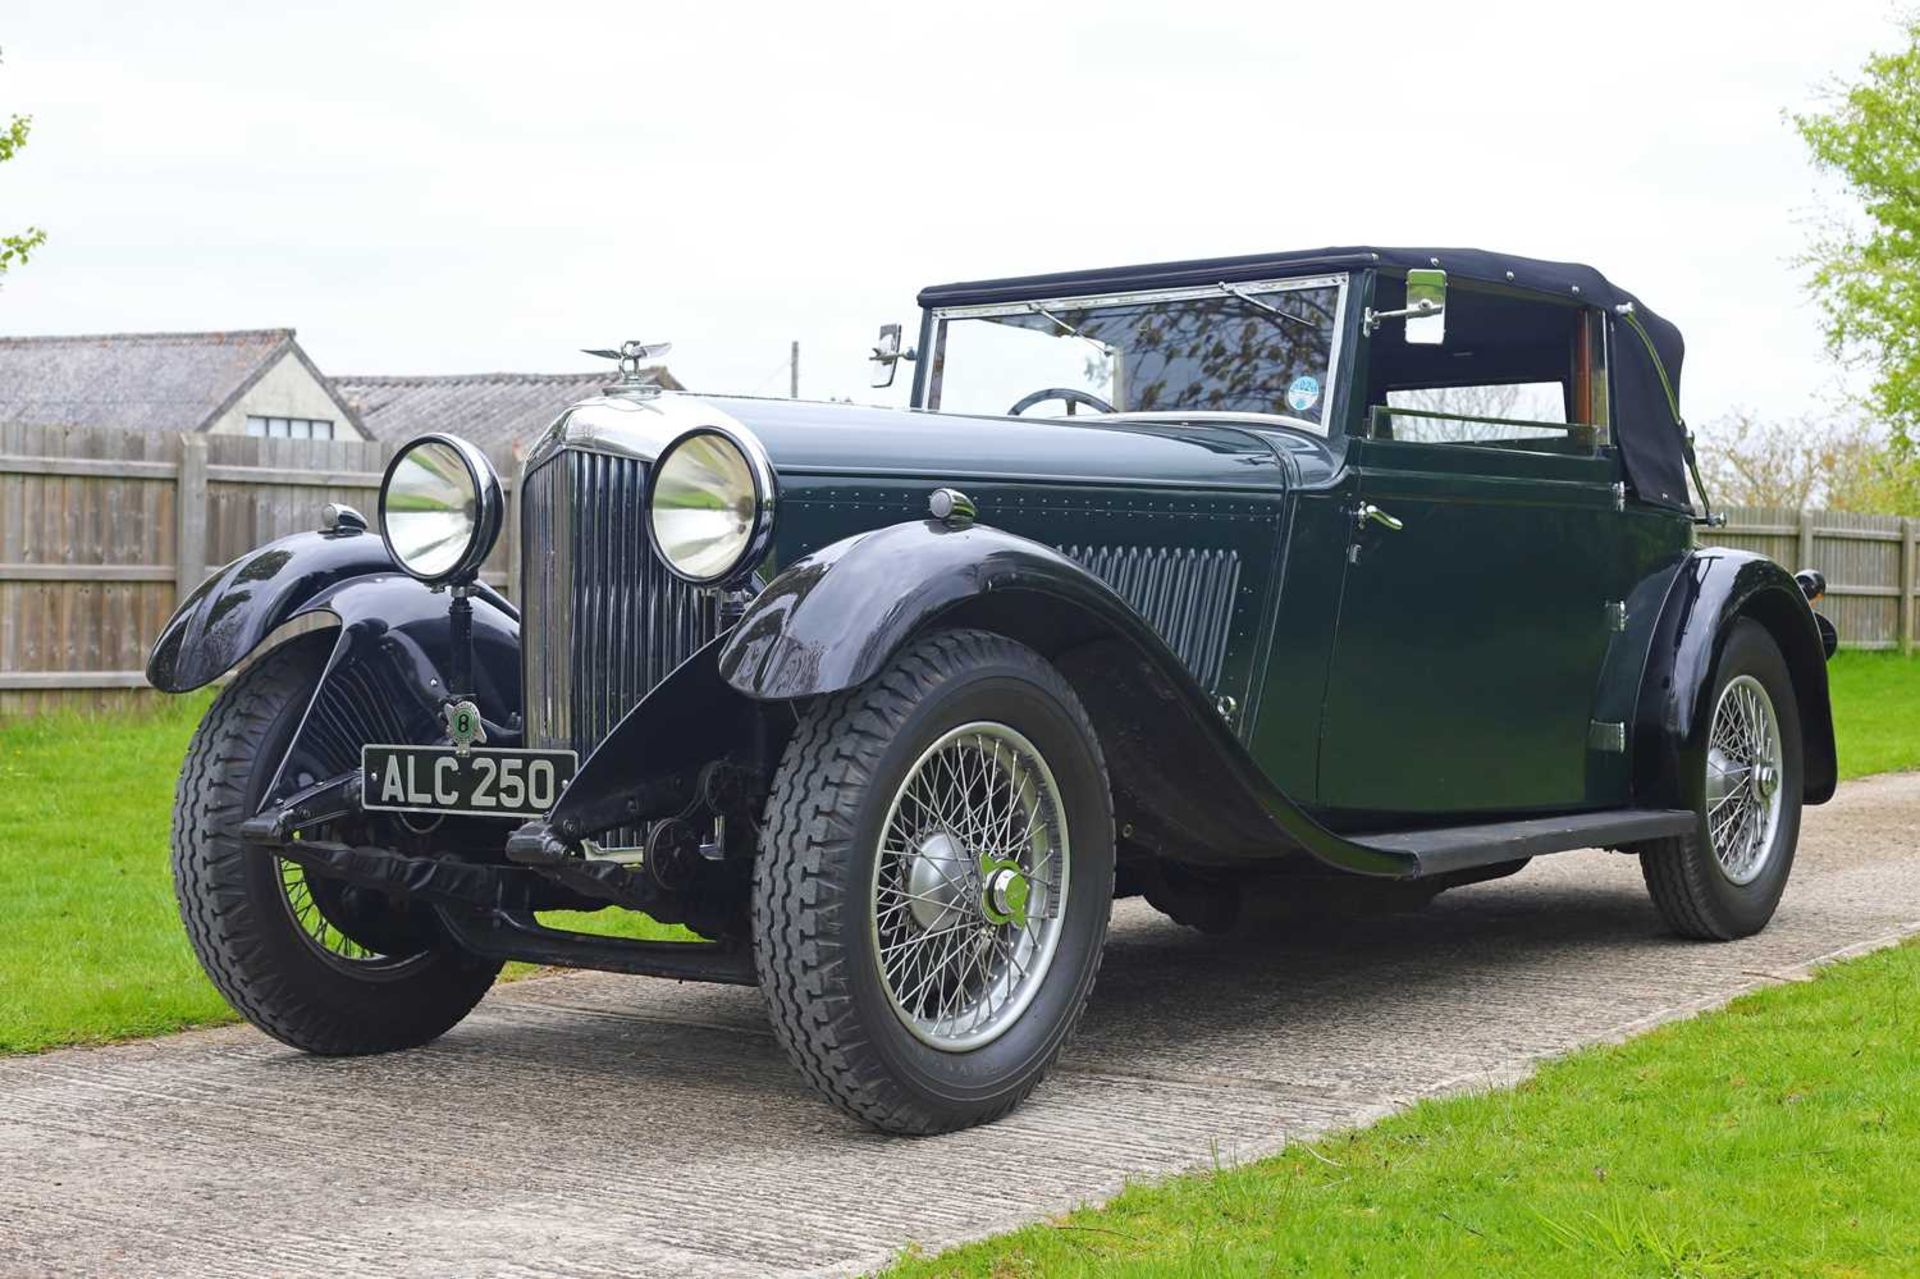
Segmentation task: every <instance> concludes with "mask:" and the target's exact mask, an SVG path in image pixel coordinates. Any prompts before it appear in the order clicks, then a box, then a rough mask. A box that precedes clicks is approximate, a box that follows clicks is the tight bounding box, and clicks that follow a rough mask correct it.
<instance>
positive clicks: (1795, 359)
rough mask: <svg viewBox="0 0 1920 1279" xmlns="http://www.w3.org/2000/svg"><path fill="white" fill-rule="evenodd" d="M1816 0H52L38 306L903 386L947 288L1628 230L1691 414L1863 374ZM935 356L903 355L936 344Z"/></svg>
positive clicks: (14, 286) (1838, 44)
mask: <svg viewBox="0 0 1920 1279" xmlns="http://www.w3.org/2000/svg"><path fill="white" fill-rule="evenodd" d="M1896 13H1897V11H1896V9H1895V7H1894V5H1893V4H1891V3H1888V2H1885V0H1823V3H1820V4H1818V5H1812V4H1808V3H1805V0H1799V2H1797V3H1794V4H1790V5H1789V4H1756V3H1742V4H1717V3H1716V4H1707V3H1695V2H1694V0H1662V2H1660V3H1639V2H1638V0H1633V2H1616V3H1613V4H1578V5H1545V4H1539V3H1521V4H1511V5H1508V4H1469V3H1448V2H1443V0H1426V2H1425V3H1418V4H1398V3H1385V2H1383V0H1368V2H1367V3H1347V4H1329V5H1306V4H1288V3H1274V2H1273V0H1264V2H1260V3H1248V4H1239V5H1228V4H1207V3H1199V2H1197V0H1180V2H1179V3H1174V2H1171V0H1164V2H1163V3H1158V4H1134V3H1115V2H1113V0H1106V2H1104V3H1102V4H1099V5H1093V6H1089V5H1072V6H1064V5H1063V6H1053V5H1047V4H1042V3H1037V2H1036V0H1025V2H1024V3H1017V4H998V3H992V2H983V0H969V3H965V4H939V5H925V4H912V3H898V2H896V3H890V4H884V5H878V4H877V5H856V4H839V3H832V2H831V0H816V2H815V3H808V4H795V3H783V4H778V5H766V6H758V5H756V6H739V5H731V4H724V3H707V4H649V3H633V2H632V0H627V2H625V3H617V4H607V5H585V4H577V5H562V4H549V5H537V4H529V3H526V0H518V2H517V3H513V4H505V5H482V4H474V5H440V4H429V3H419V2H413V3H406V4H397V3H379V4H357V3H331V4H327V5H324V6H310V7H309V6H296V5H280V4H261V5H239V4H235V3H232V2H231V0H227V2H225V3H210V2H204V0H170V2H169V3H167V4H162V5H135V4H128V3H121V4H101V3H89V2H86V0H24V5H23V4H22V3H21V0H14V2H13V3H11V4H8V5H7V6H6V8H5V9H4V11H0V48H3V49H4V54H5V64H4V65H0V113H5V112H8V111H24V112H31V113H32V115H33V116H34V133H33V140H32V142H31V144H30V145H29V147H28V148H27V149H26V150H25V151H23V152H21V153H20V156H19V157H18V158H17V159H16V160H15V162H13V163H11V164H8V165H6V166H4V167H0V230H6V231H12V230H17V229H18V228H19V227H20V226H21V225H24V224H27V223H33V224H37V225H40V226H42V227H45V228H46V230H47V231H48V233H49V240H48V243H47V245H46V247H45V248H44V249H43V250H42V251H41V252H40V254H39V255H38V256H37V257H36V258H35V259H34V260H33V262H32V263H31V264H30V265H28V266H27V267H26V268H24V269H22V270H18V271H16V272H15V273H14V274H13V275H12V276H11V277H10V278H9V279H8V281H7V283H6V285H5V287H4V289H3V290H0V333H11V334H22V333H87V332H106V331H129V330H168V329H223V328H224V329H231V328H260V327H272V326H292V327H296V328H297V329H298V330H299V333H300V340H301V342H302V344H303V345H304V346H305V347H306V349H307V351H308V352H309V353H310V354H311V355H312V356H313V357H314V359H315V361H316V362H317V363H318V364H319V365H320V367H321V368H322V369H323V370H326V371H328V372H332V373H458V372H480V371H491V370H517V371H532V372H558V371H567V370H576V369H582V368H590V367H594V366H595V364H596V362H594V361H591V360H588V359H587V358H586V357H583V356H580V355H578V354H576V353H575V349H576V348H578V347H581V346H598V345H610V344H615V343H617V342H619V341H620V340H621V339H623V338H628V337H638V338H644V339H648V340H651V341H663V340H666V341H672V342H673V343H674V352H673V355H672V356H671V359H670V363H671V365H672V367H673V369H674V370H675V372H676V373H677V374H678V375H679V376H680V377H681V378H682V379H683V380H684V381H686V382H687V383H688V384H689V385H691V386H693V387H695V388H696V389H703V390H714V391H723V390H724V391H737V392H746V393H752V392H759V393H763V394H784V393H785V388H786V355H787V343H788V341H789V340H790V339H794V338H798V339H799V340H800V342H801V344H802V370H801V377H802V393H803V394H805V395H808V396H826V395H853V396H857V397H859V398H863V399H864V398H869V393H868V392H867V391H866V388H865V367H864V363H863V359H864V354H865V350H866V348H867V346H868V345H869V343H870V339H871V334H872V331H873V329H874V326H875V325H877V324H878V323H879V322H881V321H884V320H902V321H911V320H912V319H913V318H914V313H913V295H914V293H915V291H916V290H917V289H918V288H919V287H920V286H921V285H923V284H928V283H935V282H942V281H947V280H954V279H966V278H969V277H979V276H990V275H1004V274H1016V273H1025V272H1033V271H1051V270H1063V269H1070V268H1075V267H1087V266H1104V265H1112V264H1119V263H1125V262H1138V261H1154V260H1160V259H1168V258H1180V257H1196V256H1211V255H1215V254H1231V253H1248V252H1258V251H1262V250H1273V249H1289V248H1309V247H1315V246H1319V245H1325V244H1349V243H1384V244H1423V245H1425V244H1432V245H1454V244H1459V245H1474V246H1478V247H1485V248H1491V249H1498V250H1503V251H1508V252H1515V253H1524V254H1529V255H1533V256H1539V257H1550V258H1571V259H1576V260H1580V261H1585V262H1590V263H1592V264H1593V265H1595V266H1598V267H1599V268H1600V269H1601V270H1603V271H1605V272H1606V273H1607V274H1608V275H1609V276H1611V277H1612V278H1613V279H1614V280H1616V281H1618V282H1619V283H1621V284H1623V285H1624V286H1626V287H1627V288H1630V289H1632V290H1634V291H1635V292H1637V293H1639V294H1640V295H1641V296H1642V297H1643V298H1645V299H1646V300H1647V302H1648V304H1649V305H1651V306H1652V307H1654V308H1655V309H1656V310H1658V311H1661V312H1663V313H1664V314H1666V315H1668V316H1669V317H1670V318H1672V319H1673V320H1675V321H1676V322H1677V323H1678V324H1679V325H1680V326H1681V328H1682V330H1683V331H1684V332H1685V334H1686V336H1687V341H1688V348H1689V353H1688V362H1687V377H1686V387H1685V399H1686V405H1685V407H1686V410H1687V413H1688V415H1689V417H1691V418H1692V419H1693V420H1695V421H1696V422H1700V421H1705V420H1707V419H1710V418H1712V417H1715V416H1717V415H1719V414H1721V413H1724V412H1726V411H1727V410H1728V409H1729V408H1731V407H1733V406H1736V405H1751V406H1754V407H1756V408H1759V409H1760V410H1762V411H1763V412H1766V413H1768V414H1776V413H1777V414H1782V415H1784V414H1789V413H1799V412H1803V411H1807V410H1810V409H1816V408H1817V407H1818V406H1819V405H1820V404H1821V403H1822V402H1823V401H1825V400H1830V399H1831V396H1832V393H1833V390H1834V387H1835V375H1834V371H1833V369H1832V367H1831V365H1830V364H1829V362H1828V361H1827V359H1826V358H1825V355H1824V353H1823V351H1822V348H1821V343H1820V338H1819V332H1818V325H1817V317H1816V316H1815V314H1814V312H1813V310H1812V308H1811V306H1810V304H1809V303H1808V302H1807V300H1806V298H1805V294H1804V292H1803V291H1802V273H1801V272H1800V271H1799V270H1798V269H1797V268H1796V267H1795V266H1794V264H1793V259H1794V257H1795V255H1796V254H1798V253H1799V252H1800V251H1801V250H1802V249H1803V247H1804V245H1805V242H1806V237H1807V231H1808V224H1809V222H1810V220H1811V219H1812V218H1813V217H1815V216H1816V214H1817V213H1818V211H1819V210H1820V209H1821V208H1822V207H1826V206H1830V205H1832V203H1833V200H1832V192H1831V191H1830V190H1829V189H1827V188H1825V187H1824V186H1823V184H1822V182H1821V180H1820V179H1818V178H1817V177H1816V175H1815V174H1814V173H1813V172H1812V171H1811V169H1810V168H1809V167H1808V165H1807V164H1806V162H1805V160H1804V158H1803V148H1802V146H1801V144H1800V142H1799V141H1798V139H1797V138H1796V137H1795V135H1794V133H1793V131H1792V129H1791V127H1790V126H1789V125H1788V123H1787V122H1786V121H1785V120H1784V118H1783V112H1784V111H1787V110H1791V109H1795V108H1803V107H1805V106H1806V105H1807V104H1808V103H1809V102H1811V101H1812V100H1813V98H1814V95H1815V94H1816V92H1817V91H1818V89H1819V88H1820V87H1821V85H1822V84H1823V83H1824V82H1826V81H1828V80H1829V79H1830V78H1831V77H1833V76H1835V75H1837V74H1843V73H1851V72H1852V71H1853V70H1854V69H1855V68H1857V67H1858V65H1859V64H1860V63H1861V61H1862V60H1863V59H1864V58H1865V57H1866V56H1867V55H1868V54H1869V53H1870V52H1872V51H1873V50H1874V49H1876V48H1886V47H1890V46H1891V45H1892V43H1893V40H1894V37H1895V34H1896V32H1895V23H1894V19H1895V17H1896ZM905 381H906V379H904V378H903V379H902V383H903V384H904V382H905Z"/></svg>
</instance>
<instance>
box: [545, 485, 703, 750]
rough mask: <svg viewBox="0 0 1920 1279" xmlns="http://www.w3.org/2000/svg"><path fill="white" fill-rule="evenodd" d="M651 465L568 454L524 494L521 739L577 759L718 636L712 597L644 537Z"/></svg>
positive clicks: (645, 534) (645, 535) (597, 743)
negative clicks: (674, 570)
mask: <svg viewBox="0 0 1920 1279" xmlns="http://www.w3.org/2000/svg"><path fill="white" fill-rule="evenodd" d="M646 492H647V468H646V465H645V464H644V463H642V462H639V461H636V460H635V459H633V458H623V457H612V456H609V455H607V454H603V453H589V452H584V451H581V450H568V451H566V452H563V453H561V454H560V455H559V456H557V457H555V458H554V459H553V460H552V461H550V462H548V463H546V464H545V465H543V466H541V467H540V468H539V469H538V470H536V471H534V472H533V473H532V474H531V475H528V476H527V477H526V482H525V485H524V487H523V488H522V490H521V495H520V509H521V517H520V518H521V526H520V527H521V543H520V545H521V552H520V555H521V560H520V616H521V652H522V654H523V658H522V660H523V661H524V663H525V677H526V678H525V681H524V683H525V699H526V721H527V735H526V740H527V744H528V745H529V746H534V747H540V748H547V749H562V750H564V749H572V750H576V751H579V752H580V755H581V757H582V758H583V759H584V758H585V757H586V755H587V753H588V752H589V751H591V750H592V749H593V748H594V747H595V746H597V745H599V743H600V742H601V740H602V739H603V738H605V737H606V735H607V734H608V733H609V732H611V731H612V730H613V726H614V725H615V724H617V723H619V722H620V717H621V716H623V715H625V714H626V713H627V712H628V711H629V710H631V709H632V708H633V704H634V703H635V702H638V701H639V700H640V699H641V698H642V697H643V696H645V695H646V694H647V692H649V691H650V690H651V689H652V688H653V686H654V685H656V684H658V683H659V682H660V681H661V680H663V679H665V678H666V677H667V674H668V672H670V671H672V670H673V668H674V667H675V666H678V665H679V664H680V663H681V662H682V661H684V660H686V658H687V657H688V656H690V655H691V654H692V653H693V651H694V650H695V649H697V648H699V647H700V645H701V644H703V643H705V642H706V641H707V640H709V639H711V638H713V636H714V635H715V634H716V633H717V623H716V614H715V604H714V602H713V600H712V598H711V597H710V595H708V594H706V593H703V592H701V591H699V590H697V589H696V588H694V587H692V586H689V585H687V584H686V583H685V582H682V581H681V580H680V579H679V578H677V577H675V576H673V575H672V574H671V573H669V572H667V570H666V569H665V568H664V567H662V566H661V564H660V561H659V559H658V558H657V557H656V556H655V555H654V553H653V548H652V547H651V546H650V545H648V542H647V522H646V511H645V503H646Z"/></svg>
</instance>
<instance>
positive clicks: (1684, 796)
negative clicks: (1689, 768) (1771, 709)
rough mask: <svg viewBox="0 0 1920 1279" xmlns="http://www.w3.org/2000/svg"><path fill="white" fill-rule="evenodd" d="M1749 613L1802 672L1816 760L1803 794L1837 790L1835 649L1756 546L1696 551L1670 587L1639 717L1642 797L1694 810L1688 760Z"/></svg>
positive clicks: (1810, 759) (1798, 695)
mask: <svg viewBox="0 0 1920 1279" xmlns="http://www.w3.org/2000/svg"><path fill="white" fill-rule="evenodd" d="M1741 617H1750V618H1752V619H1753V620H1755V621H1757V622H1759V623H1760V624H1761V625H1762V626H1765V627H1766V628H1767V631H1768V633H1769V634H1771V635H1772V636H1773V639H1774V642H1775V643H1776V644H1778V645H1779V646H1780V652H1781V655H1782V656H1783V657H1785V658H1786V661H1787V670H1788V672H1789V673H1790V674H1791V675H1792V677H1793V691H1794V701H1795V703H1796V704H1797V708H1798V710H1799V712H1800V734H1801V741H1802V746H1803V748H1804V759H1805V765H1806V778H1805V785H1804V787H1803V788H1802V793H1803V797H1804V798H1805V800H1806V802H1807V803H1809V804H1819V803H1824V802H1825V801H1826V800H1828V799H1831V798H1832V797H1833V792H1834V787H1835V785H1836V784H1837V779H1838V761H1837V758H1836V754H1835V749H1834V740H1833V706H1832V703H1831V701H1830V700H1829V695H1828V690H1827V663H1826V650H1825V646H1824V643H1823V641H1822V639H1821V635H1820V629H1819V624H1818V623H1817V622H1816V621H1815V620H1814V615H1813V609H1812V607H1811V606H1810V605H1809V604H1808V603H1807V599H1806V595H1805V594H1804V593H1803V592H1802V591H1801V590H1800V587H1799V585H1798V583H1796V582H1795V581H1794V580H1793V578H1792V577H1791V576H1789V575H1788V573H1787V571H1786V570H1785V569H1783V568H1781V567H1780V566H1779V565H1778V564H1776V563H1774V562H1773V561H1772V560H1770V559H1767V558H1766V557H1764V556H1761V555H1754V554H1751V553H1750V552H1746V551H1735V550H1727V549H1724V548H1718V547H1716V548H1713V549H1710V550H1699V551H1695V552H1694V553H1693V554H1692V555H1691V556H1689V557H1688V559H1687V562H1686V563H1685V564H1684V565H1682V566H1681V569H1680V572H1679V574H1678V575H1677V576H1676V577H1675V578H1674V581H1673V586H1672V588H1671V589H1670V590H1669V591H1668V594H1667V600H1666V604H1665V606H1664V607H1663V608H1662V610H1661V614H1660V621H1659V624H1658V626H1657V627H1656V629H1655V631H1654V637H1653V647H1652V649H1651V651H1650V652H1649V654H1648V657H1647V671H1646V675H1645V677H1644V678H1643V679H1642V681H1641V685H1640V702H1639V707H1638V711H1637V713H1636V717H1635V729H1634V773H1635V790H1636V794H1637V802H1639V803H1641V804H1643V805H1652V806H1660V807H1680V808H1688V807H1693V806H1695V804H1696V802H1697V799H1698V797H1697V796H1694V795H1691V794H1689V793H1688V790H1687V788H1688V782H1687V780H1686V771H1685V769H1684V768H1683V767H1682V760H1683V759H1684V758H1685V757H1686V756H1687V755H1688V754H1689V753H1690V752H1692V751H1693V750H1695V749H1696V748H1697V747H1698V746H1699V744H1700V740H1701V737H1702V736H1703V735H1704V734H1705V733H1706V732H1707V730H1708V728H1709V726H1710V725H1711V723H1712V718H1713V707H1712V706H1711V705H1710V704H1709V703H1710V699H1711V698H1712V695H1713V679H1714V674H1715V670H1716V668H1717V665H1718V663H1719V660H1720V650H1721V648H1722V646H1723V645H1724V644H1725V641H1726V637H1727V631H1728V629H1729V628H1730V627H1731V626H1732V625H1733V623H1734V622H1735V621H1736V620H1737V619H1739V618H1741Z"/></svg>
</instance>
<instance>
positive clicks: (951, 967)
mask: <svg viewBox="0 0 1920 1279" xmlns="http://www.w3.org/2000/svg"><path fill="white" fill-rule="evenodd" d="M1071 856H1072V854H1071V850H1070V847H1069V844H1068V839H1067V825H1066V809H1065V804H1064V803H1063V801H1062V800H1061V797H1060V788H1059V785H1058V783H1056V782H1055V781H1054V777H1053V773H1052V770H1050V769H1049V768H1048V767H1047V763H1046V760H1045V759H1043V758H1042V757H1041V755H1040V752H1039V751H1038V750H1037V749H1036V748H1035V747H1034V745H1033V743H1032V742H1030V741H1028V740H1027V739H1026V738H1025V737H1024V736H1022V735H1021V734H1020V733H1018V732H1016V731H1015V730H1013V729H1011V728H1008V727H1007V726H1006V725H1004V724H994V723H989V722H985V721H981V722H978V723H972V724H964V725H962V726H961V727H959V728H956V729H954V730H952V731H951V732H949V733H947V734H945V735H944V736H942V737H941V738H940V740H938V741H936V742H935V743H934V744H933V745H932V746H929V747H928V748H927V749H926V750H925V751H924V752H922V754H921V756H920V758H919V759H918V760H916V761H915V762H914V764H913V767H912V768H910V769H908V770H907V775H906V777H905V778H904V779H903V780H902V781H901V783H900V786H899V788H898V790H896V791H895V792H894V795H893V800H892V803H891V804H890V805H889V806H888V809H887V818H886V824H885V825H884V826H883V827H882V828H881V836H880V848H879V854H878V856H877V857H875V859H874V874H873V913H872V920H873V935H872V940H873V950H874V958H875V961H876V964H877V966H878V968H879V972H880V981H881V985H882V986H883V987H884V988H885V990H886V992H887V998H888V1001H889V1002H890V1003H891V1004H892V1006H893V1010H894V1013H895V1014H896V1015H897V1016H898V1017H899V1018H900V1021H901V1024H902V1025H904V1026H905V1027H906V1028H907V1029H908V1030H909V1031H910V1032H912V1034H913V1035H914V1037H915V1038H917V1039H919V1040H920V1041H921V1042H922V1043H925V1044H927V1045H929V1046H930V1047H933V1048H937V1049H940V1050H941V1051H943V1052H965V1051H968V1050H970V1049H974V1048H980V1047H983V1046H984V1045H986V1044H989V1043H992V1042H993V1041H994V1040H996V1039H998V1038H999V1037H1000V1036H1001V1035H1003V1034H1005V1033H1006V1032H1007V1030H1008V1029H1009V1028H1011V1027H1012V1026H1013V1024H1014V1023H1015V1022H1016V1021H1018V1020H1019V1018H1020V1015H1021V1014H1022V1013H1023V1012H1025V1011H1026V1008H1027V1006H1028V1005H1029V1004H1030V1003H1032V1002H1033V997H1034V995H1035V994H1036V993H1037V992H1038V991H1039V989H1040V985H1041V983H1042V982H1043V981H1044V980H1045V978H1046V975H1047V970H1048V968H1049V967H1051V966H1052V963H1053V957H1054V952H1055V951H1056V950H1057V949H1058V946H1059V940H1060V928H1061V924H1062V921H1063V919H1064V915H1065V909H1066V894H1067V876H1068V871H1069V868H1070V866H1071V864H1072V863H1071Z"/></svg>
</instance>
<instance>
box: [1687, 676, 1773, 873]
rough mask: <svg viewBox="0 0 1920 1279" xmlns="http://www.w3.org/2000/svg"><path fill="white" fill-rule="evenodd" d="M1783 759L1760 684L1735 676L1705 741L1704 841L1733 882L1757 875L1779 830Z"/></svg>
mask: <svg viewBox="0 0 1920 1279" xmlns="http://www.w3.org/2000/svg"><path fill="white" fill-rule="evenodd" d="M1783 766H1784V759H1783V756H1782V753H1781V743H1780V722H1779V719H1778V717H1777V716H1776V715H1775V713H1774V709H1773V699H1772V698H1771V697H1770V696H1768V694H1767V690H1766V686H1765V685H1763V684H1761V683H1760V681H1759V680H1757V679H1755V678H1754V677H1753V676H1751V675H1739V676H1736V677H1735V678H1734V679H1732V680H1730V681H1729V682H1728V684H1727V686H1726V688H1724V689H1722V690H1721V692H1720V701H1719V703H1718V705H1716V706H1715V707H1714V711H1713V727H1712V729H1711V733H1710V736H1709V737H1708V739H1707V786H1706V798H1707V838H1708V839H1709V840H1710V841H1711V844H1712V847H1713V855H1714V859H1715V860H1716V861H1717V862H1719V864H1720V870H1721V873H1723V874H1724V875H1726V877H1727V878H1728V879H1729V880H1731V881H1732V882H1733V883H1735V884H1743V885H1744V884H1750V883H1752V882H1753V881H1754V880H1756V879H1758V878H1759V877H1760V873H1761V872H1762V871H1763V870H1765V869H1766V867H1767V862H1768V861H1769V860H1770V859H1771V858H1772V856H1773V846H1774V833H1775V832H1776V831H1777V830H1778V829H1779V827H1780V810H1781V796H1780V782H1781V774H1782V771H1783Z"/></svg>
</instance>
